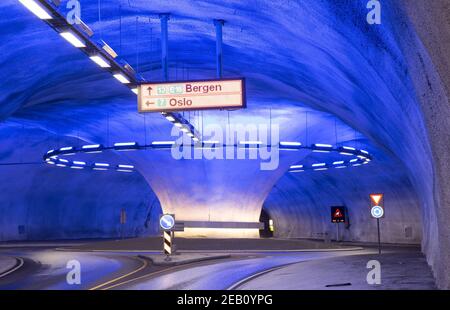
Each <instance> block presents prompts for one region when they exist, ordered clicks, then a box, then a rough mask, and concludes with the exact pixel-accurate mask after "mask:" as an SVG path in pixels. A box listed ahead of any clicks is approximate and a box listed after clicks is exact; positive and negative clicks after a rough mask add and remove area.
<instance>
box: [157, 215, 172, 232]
mask: <svg viewBox="0 0 450 310" xmlns="http://www.w3.org/2000/svg"><path fill="white" fill-rule="evenodd" d="M159 226H161V228H162V229H164V230H171V229H172V228H173V227H174V226H175V218H174V217H173V215H171V214H164V215H163V216H161V218H160V219H159Z"/></svg>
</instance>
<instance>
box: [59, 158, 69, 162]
mask: <svg viewBox="0 0 450 310" xmlns="http://www.w3.org/2000/svg"><path fill="white" fill-rule="evenodd" d="M59 161H60V162H63V163H68V162H69V161H68V160H67V159H63V158H59Z"/></svg>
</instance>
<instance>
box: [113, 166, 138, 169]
mask: <svg viewBox="0 0 450 310" xmlns="http://www.w3.org/2000/svg"><path fill="white" fill-rule="evenodd" d="M117 167H119V168H124V169H134V166H131V165H118V166H117Z"/></svg>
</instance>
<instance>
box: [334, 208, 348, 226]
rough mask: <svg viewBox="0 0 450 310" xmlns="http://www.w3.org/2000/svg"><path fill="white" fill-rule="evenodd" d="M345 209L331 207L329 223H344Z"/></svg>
mask: <svg viewBox="0 0 450 310" xmlns="http://www.w3.org/2000/svg"><path fill="white" fill-rule="evenodd" d="M345 211H346V210H345V207H331V222H332V223H345V222H346V218H345V214H346V212H345Z"/></svg>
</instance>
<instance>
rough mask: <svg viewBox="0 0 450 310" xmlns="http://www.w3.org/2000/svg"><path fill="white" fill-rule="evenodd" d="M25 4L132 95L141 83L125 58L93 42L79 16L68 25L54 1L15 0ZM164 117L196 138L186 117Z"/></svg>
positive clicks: (101, 44) (64, 15)
mask: <svg viewBox="0 0 450 310" xmlns="http://www.w3.org/2000/svg"><path fill="white" fill-rule="evenodd" d="M19 1H20V2H21V3H22V4H23V5H24V6H25V7H27V8H28V9H29V10H30V11H31V12H33V13H34V14H35V15H36V16H37V17H39V18H40V19H42V20H43V21H44V22H45V23H46V24H47V25H49V26H50V27H51V28H53V29H54V30H55V31H56V32H58V33H60V34H61V36H63V37H65V39H66V40H68V41H69V42H70V43H72V44H73V45H74V46H76V47H79V48H81V49H80V50H81V51H82V52H83V53H85V54H86V55H87V56H88V57H89V58H91V60H92V61H94V62H95V63H96V64H97V65H99V66H100V67H101V68H103V69H105V70H106V71H108V72H109V73H110V74H112V75H113V76H114V77H115V78H116V79H118V80H119V81H120V82H121V83H123V84H124V85H127V87H128V88H129V89H130V90H131V91H133V93H135V94H136V95H137V94H138V91H137V90H136V86H137V85H140V84H141V83H144V82H145V81H143V80H142V79H141V78H138V77H137V75H136V72H135V70H134V69H133V67H132V66H131V65H130V64H128V63H127V62H126V61H123V60H119V59H118V55H117V53H116V52H115V51H114V50H113V49H112V48H111V47H110V46H109V45H108V44H107V43H106V42H104V41H100V42H94V41H93V40H92V38H91V37H92V36H93V35H94V32H93V31H92V30H91V29H90V28H89V26H88V25H86V24H85V23H84V22H83V21H82V20H81V19H78V20H77V21H79V23H75V24H71V23H69V22H68V20H67V18H66V12H60V11H59V9H58V7H59V5H55V3H50V2H48V1H46V0H19ZM161 114H162V115H164V116H173V118H174V119H175V120H176V121H177V122H179V123H181V124H189V125H188V126H187V128H189V132H190V133H191V135H189V136H190V137H191V138H192V140H193V141H194V142H198V141H200V135H199V133H198V132H197V131H196V130H195V128H194V126H192V124H190V123H189V121H188V120H186V119H185V118H184V117H183V115H181V114H180V113H173V112H172V113H167V112H162V113H161Z"/></svg>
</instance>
